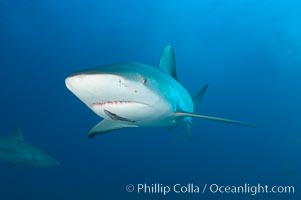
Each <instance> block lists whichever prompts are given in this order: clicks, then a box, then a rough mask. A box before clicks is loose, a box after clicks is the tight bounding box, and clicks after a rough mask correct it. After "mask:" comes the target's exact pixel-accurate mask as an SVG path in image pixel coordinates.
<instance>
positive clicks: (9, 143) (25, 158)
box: [0, 128, 59, 167]
mask: <svg viewBox="0 0 301 200" xmlns="http://www.w3.org/2000/svg"><path fill="white" fill-rule="evenodd" d="M0 160H2V161H4V162H8V163H9V164H10V165H12V166H28V167H31V166H53V165H58V164H59V162H58V161H57V160H56V159H54V158H52V157H51V156H49V155H48V154H47V153H45V152H44V151H42V150H40V149H38V148H36V147H34V146H32V145H30V144H28V143H26V142H25V141H24V137H23V133H22V130H21V129H20V128H17V129H16V130H15V131H14V132H13V133H12V135H10V136H8V137H3V138H2V137H1V138H0Z"/></svg>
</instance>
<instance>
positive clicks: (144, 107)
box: [65, 45, 252, 138]
mask: <svg viewBox="0 0 301 200" xmlns="http://www.w3.org/2000/svg"><path fill="white" fill-rule="evenodd" d="M65 82H66V86H67V88H68V89H69V90H70V91H71V92H72V93H73V94H74V95H75V96H77V97H78V98H79V99H80V100H81V101H82V102H83V103H85V104H86V105H87V106H88V107H89V108H90V109H91V110H92V111H93V112H95V113H96V114H97V115H99V116H100V117H102V118H103V120H102V121H101V122H99V123H98V124H97V125H95V126H94V127H93V128H92V129H91V130H90V132H89V138H92V137H94V136H95V135H97V134H102V133H107V132H110V131H112V130H116V129H120V128H126V127H166V128H168V129H172V128H174V127H176V126H180V125H184V126H186V127H187V130H188V131H190V125H191V118H192V117H196V118H202V119H207V120H213V121H219V122H225V123H232V124H240V125H247V126H252V125H250V124H248V123H244V122H240V121H236V120H230V119H223V118H218V117H211V116H206V115H200V114H195V113H194V112H195V111H196V108H197V105H198V104H199V101H200V100H201V99H202V97H203V96H204V94H205V92H206V90H207V87H208V86H207V85H205V86H204V87H203V88H202V89H201V90H200V91H199V92H198V94H197V95H196V96H195V97H194V98H192V97H191V96H190V95H189V93H188V92H187V90H186V89H185V88H184V87H183V86H182V85H181V84H180V83H179V81H178V80H177V75H176V68H175V54H174V50H173V48H172V47H171V46H170V45H168V46H166V47H165V48H164V50H163V53H162V55H161V58H160V62H159V67H153V66H149V65H146V64H142V63H121V64H112V65H108V66H102V67H98V68H94V69H90V70H85V71H81V72H78V73H75V74H73V75H71V76H69V77H67V78H66V80H65Z"/></svg>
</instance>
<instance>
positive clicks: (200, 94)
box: [193, 84, 208, 111]
mask: <svg viewBox="0 0 301 200" xmlns="http://www.w3.org/2000/svg"><path fill="white" fill-rule="evenodd" d="M207 88H208V84H206V85H205V86H204V87H202V89H201V90H200V91H199V92H198V93H197V94H196V95H195V96H194V97H193V104H194V111H196V109H197V107H198V105H199V103H200V101H201V99H202V98H203V96H204V94H205V92H206V90H207Z"/></svg>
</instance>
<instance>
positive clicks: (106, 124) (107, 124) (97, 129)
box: [88, 119, 137, 138]
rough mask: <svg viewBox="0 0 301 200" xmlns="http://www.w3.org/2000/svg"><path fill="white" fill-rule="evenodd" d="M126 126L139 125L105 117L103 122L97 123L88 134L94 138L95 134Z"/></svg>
mask: <svg viewBox="0 0 301 200" xmlns="http://www.w3.org/2000/svg"><path fill="white" fill-rule="evenodd" d="M126 127H137V126H135V125H130V124H124V123H120V122H118V121H113V120H108V119H104V120H102V121H101V122H99V123H98V124H96V125H95V126H94V127H93V128H92V129H91V130H90V132H89V134H88V137H89V138H93V137H94V136H95V135H98V134H103V133H107V132H110V131H112V130H116V129H120V128H126Z"/></svg>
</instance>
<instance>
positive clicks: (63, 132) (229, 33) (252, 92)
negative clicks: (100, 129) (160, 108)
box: [0, 0, 301, 200]
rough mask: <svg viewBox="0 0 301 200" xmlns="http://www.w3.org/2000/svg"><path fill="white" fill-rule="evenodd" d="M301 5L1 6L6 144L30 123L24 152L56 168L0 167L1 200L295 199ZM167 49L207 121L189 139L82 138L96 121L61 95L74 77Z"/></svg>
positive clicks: (138, 134)
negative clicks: (253, 190) (290, 190)
mask: <svg viewBox="0 0 301 200" xmlns="http://www.w3.org/2000/svg"><path fill="white" fill-rule="evenodd" d="M300 9H301V3H300V2H299V1H297V0H290V1H281V0H276V1H275V0H263V1H250V0H232V1H222V0H203V1H196V0H195V1H181V0H179V1H170V0H166V1H159V0H154V1H138V0H132V1H131V0H129V1H121V0H111V1H101V0H98V1H96V0H91V1H83V0H74V1H70V0H69V1H58V0H54V1H38V0H32V1H25V0H2V1H1V2H0V30H1V31H0V55H1V56H0V66H1V72H0V91H1V98H0V108H1V113H2V117H1V126H0V132H1V136H2V135H8V134H9V133H10V132H11V130H12V129H14V128H15V127H16V126H17V124H21V126H22V128H23V131H24V134H25V139H26V141H28V142H29V143H31V144H33V145H36V146H38V147H40V148H41V149H43V150H45V151H47V152H49V154H51V155H52V156H54V157H55V158H57V159H58V160H59V161H60V163H61V164H60V166H57V167H50V168H22V167H21V168H18V167H11V166H9V165H7V164H5V163H1V165H0V184H1V187H0V195H1V196H0V198H1V200H2V199H3V200H15V199H30V200H37V199H43V200H47V199H74V200H79V199H80V200H81V199H300V196H301V195H300V192H301V188H300V186H301V184H300V183H301V174H300V167H301V163H300V156H301V149H300V146H301V136H300V133H301V126H300V113H301V106H300V102H301V69H300V66H301V26H300V21H301V13H300ZM166 44H171V45H173V47H174V49H175V53H176V61H177V74H178V78H179V81H180V82H181V83H182V84H183V85H184V86H185V87H186V88H187V90H188V91H189V92H190V93H191V94H195V93H196V92H197V91H198V90H199V89H200V88H201V87H202V86H203V85H205V84H207V83H208V84H209V88H208V91H207V93H206V96H205V97H204V99H203V100H202V102H201V104H200V106H199V109H198V111H197V112H198V113H202V114H208V115H213V116H220V117H225V118H231V119H232V118H233V119H237V120H242V121H248V122H251V123H253V124H256V125H257V128H250V127H244V126H235V125H230V124H221V123H216V122H210V121H204V120H201V119H193V124H192V138H191V139H189V138H188V137H187V135H186V133H185V130H184V129H183V128H177V129H175V130H173V131H167V130H166V129H163V128H137V129H122V130H117V131H114V132H112V133H110V134H105V135H101V136H97V137H95V138H93V139H88V138H87V133H88V131H89V130H90V128H91V127H92V126H94V125H95V124H96V123H98V122H99V121H100V118H99V117H98V116H96V115H95V114H94V113H93V112H92V111H91V110H89V109H88V108H87V107H86V106H85V105H84V104H83V103H82V102H80V101H79V100H78V99H77V98H76V97H75V96H74V95H73V94H72V93H71V92H69V91H68V90H67V88H66V87H65V83H64V80H65V78H66V77H67V76H68V75H70V74H71V73H73V72H76V71H78V70H82V69H86V68H90V67H93V66H99V65H105V64H110V63H115V62H125V61H137V62H143V63H147V64H151V65H154V66H156V65H158V61H159V57H160V53H161V52H162V50H163V48H164V46H165V45H166ZM144 183H146V184H148V185H151V184H156V183H157V184H162V185H163V186H171V187H172V186H173V185H174V184H177V183H179V184H182V185H187V184H189V183H193V184H194V185H197V186H200V190H201V191H200V193H194V194H188V193H185V194H183V193H182V194H176V193H169V194H167V195H165V196H164V195H163V194H150V193H143V192H141V193H139V194H138V193H137V191H136V190H135V191H134V192H132V193H128V192H127V191H126V189H125V188H126V186H127V185H128V184H133V185H134V186H135V189H137V187H136V186H137V185H138V184H144ZM259 183H260V184H263V185H269V186H273V185H277V186H286V185H289V186H291V185H293V186H294V188H295V193H294V194H283V193H282V194H257V195H254V196H253V195H251V194H225V193H224V194H218V193H215V194H213V193H211V192H209V191H207V192H206V193H205V194H202V190H203V186H204V185H205V184H208V186H209V185H210V184H218V185H229V186H232V185H243V184H250V185H257V184H259Z"/></svg>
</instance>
